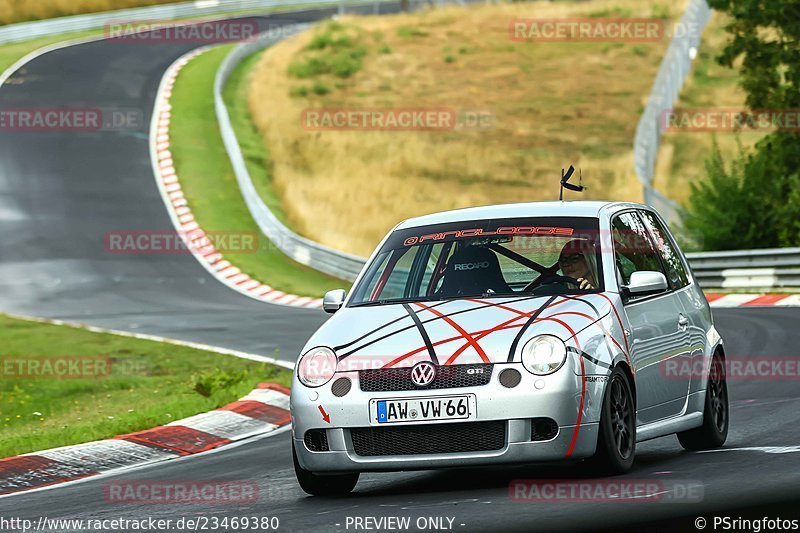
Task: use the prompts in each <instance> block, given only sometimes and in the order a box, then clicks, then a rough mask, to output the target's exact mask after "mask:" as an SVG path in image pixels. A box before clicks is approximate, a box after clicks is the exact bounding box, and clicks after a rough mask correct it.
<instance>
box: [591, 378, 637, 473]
mask: <svg viewBox="0 0 800 533" xmlns="http://www.w3.org/2000/svg"><path fill="white" fill-rule="evenodd" d="M635 456H636V403H635V401H634V398H633V392H632V390H631V385H630V382H629V380H628V375H627V374H626V373H625V372H624V371H623V370H622V369H621V368H620V367H619V366H616V367H614V370H612V371H611V375H610V376H609V378H608V384H607V386H606V390H605V393H604V394H603V405H602V411H601V413H600V425H599V427H598V436H597V450H596V451H595V454H594V456H593V457H592V459H591V462H592V464H593V467H594V468H593V469H594V471H595V472H596V473H597V474H599V475H617V474H624V473H625V472H628V471H629V470H630V469H631V467H633V460H634V458H635Z"/></svg>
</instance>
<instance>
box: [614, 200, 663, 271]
mask: <svg viewBox="0 0 800 533" xmlns="http://www.w3.org/2000/svg"><path fill="white" fill-rule="evenodd" d="M611 228H612V234H613V237H614V261H615V262H616V266H617V272H618V275H619V276H620V277H621V278H622V279H621V280H620V282H621V283H622V284H623V285H628V284H629V283H630V281H631V276H632V275H633V273H634V272H639V271H642V270H650V271H655V272H661V273H662V274H664V276H666V273H665V272H664V267H663V265H662V264H661V258H660V256H659V253H658V251H656V249H655V247H654V246H653V241H652V240H651V239H650V235H649V233H648V231H647V229H646V228H645V225H644V223H643V222H642V219H641V218H639V216H638V215H637V214H636V213H623V214H621V215H619V216H618V217H616V218H615V219H614V222H613V223H612V225H611Z"/></svg>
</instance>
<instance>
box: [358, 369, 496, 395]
mask: <svg viewBox="0 0 800 533" xmlns="http://www.w3.org/2000/svg"><path fill="white" fill-rule="evenodd" d="M493 368H494V365H492V364H488V363H480V364H472V365H441V366H437V367H436V378H434V380H433V381H432V382H431V383H430V384H429V385H425V386H423V387H418V386H417V385H414V382H413V381H411V367H404V368H379V369H373V370H362V371H360V372H359V373H358V378H359V382H360V384H361V390H362V391H364V392H390V391H409V390H438V389H455V388H459V387H478V386H480V385H486V384H487V383H489V380H491V379H492V370H493Z"/></svg>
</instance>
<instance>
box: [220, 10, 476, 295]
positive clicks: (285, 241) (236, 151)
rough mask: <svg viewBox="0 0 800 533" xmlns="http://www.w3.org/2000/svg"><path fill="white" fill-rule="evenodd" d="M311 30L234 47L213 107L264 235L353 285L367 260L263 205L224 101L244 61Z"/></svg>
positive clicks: (287, 32)
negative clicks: (308, 234)
mask: <svg viewBox="0 0 800 533" xmlns="http://www.w3.org/2000/svg"><path fill="white" fill-rule="evenodd" d="M465 2H466V0H455V3H458V4H463V3H465ZM446 3H453V0H447V1H445V0H435V4H436V5H443V4H446ZM409 4H410V6H411V7H412V8H418V7H422V6H425V5H430V3H429V2H427V1H420V0H413V1H411V2H409ZM341 5H342V8H341V9H340V10H339V11H340V12H344V11H346V12H348V13H353V12H360V13H361V14H379V13H381V12H395V11H397V10H398V9H399V4H398V2H396V1H392V2H386V3H376V2H375V1H372V2H367V1H364V2H353V1H348V2H344V3H342V4H341ZM309 26H310V25H298V26H295V27H294V28H293V29H292V30H282V31H281V32H280V35H278V36H276V35H273V34H272V33H274V32H267V33H264V34H261V35H260V36H259V38H258V39H256V40H254V41H252V42H245V43H241V44H239V45H237V46H236V47H234V49H233V50H232V51H231V52H230V54H228V56H227V57H226V58H225V59H224V61H223V62H222V65H220V68H219V70H218V71H217V75H216V79H215V80H214V106H215V109H216V113H217V121H218V122H219V128H220V133H221V134H222V141H223V143H224V144H225V149H226V150H227V152H228V157H229V158H230V161H231V165H232V167H233V171H234V173H235V175H236V181H237V182H238V184H239V188H240V190H241V192H242V196H243V197H244V200H245V203H246V204H247V207H248V209H250V213H251V215H252V216H253V219H254V220H255V221H256V223H257V224H258V227H259V228H260V229H261V231H262V232H263V233H264V234H265V235H266V236H267V237H268V238H269V239H270V240H271V241H272V242H273V243H274V244H275V246H277V247H278V249H279V250H281V251H282V252H283V253H284V254H286V255H288V256H289V257H291V258H292V259H294V260H295V261H297V262H298V263H301V264H303V265H306V266H309V267H311V268H313V269H315V270H319V271H320V272H324V273H326V274H330V275H331V276H335V277H337V278H340V279H344V280H348V281H353V280H355V279H356V277H357V276H358V273H359V272H360V271H361V268H362V267H363V266H364V263H365V262H366V259H365V258H363V257H359V256H356V255H352V254H348V253H344V252H341V251H339V250H336V249H333V248H330V247H328V246H325V245H323V244H320V243H317V242H314V241H312V240H310V239H307V238H305V237H301V236H300V235H297V234H296V233H294V232H293V231H292V230H290V229H289V228H287V227H286V226H285V225H284V224H283V223H282V222H281V221H280V220H278V218H277V217H276V216H275V214H274V213H273V212H272V211H271V210H270V209H269V207H267V205H266V204H265V203H264V200H263V199H262V198H261V196H260V195H259V194H258V191H257V190H256V188H255V185H254V184H253V179H252V177H251V176H250V172H249V171H248V170H247V164H246V163H245V160H244V156H243V154H242V150H241V147H240V146H239V141H238V140H237V138H236V132H234V130H233V125H232V124H231V119H230V115H229V114H228V109H227V107H226V105H225V101H224V99H223V97H222V92H223V88H224V87H225V83H226V82H227V80H228V78H229V77H230V75H231V74H232V73H233V71H234V70H235V69H236V67H237V65H239V63H241V62H242V61H243V60H244V59H245V58H247V57H248V56H250V55H251V54H254V53H255V52H258V51H259V50H262V49H264V48H266V47H268V46H271V45H273V44H275V43H276V42H278V41H279V40H281V39H283V38H284V37H287V36H289V35H291V34H292V33H294V32H298V31H302V30H304V29H306V28H308V27H309Z"/></svg>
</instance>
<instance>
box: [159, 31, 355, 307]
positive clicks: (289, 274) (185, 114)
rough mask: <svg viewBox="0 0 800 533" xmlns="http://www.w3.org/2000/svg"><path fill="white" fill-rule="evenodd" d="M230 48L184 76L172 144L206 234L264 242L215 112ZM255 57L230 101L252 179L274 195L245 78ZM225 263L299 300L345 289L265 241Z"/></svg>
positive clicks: (176, 96)
mask: <svg viewBox="0 0 800 533" xmlns="http://www.w3.org/2000/svg"><path fill="white" fill-rule="evenodd" d="M229 51H230V45H226V46H221V47H218V48H215V49H213V50H211V51H209V52H207V53H206V54H203V55H201V56H199V57H197V58H196V59H194V60H193V61H191V62H190V63H189V64H188V65H187V66H186V67H185V68H184V69H183V70H182V71H181V74H180V76H179V77H178V80H177V82H176V84H175V87H174V89H173V93H172V99H171V103H172V125H171V132H170V138H171V144H172V147H171V149H172V154H173V158H174V160H175V166H176V168H177V170H178V175H179V176H180V180H181V187H182V188H183V192H184V194H185V195H186V198H187V200H188V202H189V206H190V207H191V209H192V212H193V213H194V216H195V219H196V220H197V222H198V223H199V224H200V226H201V227H203V228H204V229H205V230H206V231H255V232H258V233H259V235H260V230H259V229H258V226H257V225H256V223H255V222H254V221H253V219H252V217H251V215H250V211H249V210H248V208H247V205H246V204H245V202H244V199H243V198H242V195H241V192H240V191H239V186H238V184H237V182H236V177H235V175H234V173H233V169H232V168H231V165H230V161H229V159H228V154H227V152H226V151H225V147H224V146H223V144H222V138H221V136H220V133H219V128H218V125H217V118H216V115H215V113H214V96H213V90H212V89H213V84H214V75H215V74H216V71H217V69H218V68H219V65H220V63H221V62H222V60H223V59H224V57H225V55H226V54H227V53H228V52H229ZM255 60H256V58H250V60H249V63H248V62H247V61H246V62H245V63H244V64H242V65H240V67H239V69H238V70H237V72H236V73H234V76H233V77H232V79H231V83H230V84H229V86H228V88H227V91H226V95H227V96H228V100H229V101H230V102H231V108H230V111H231V118H232V120H233V122H234V125H235V128H236V132H237V135H238V136H239V141H240V143H241V145H242V149H243V151H244V155H245V158H246V160H247V164H248V168H249V169H250V171H251V176H252V177H253V180H254V182H255V183H257V184H261V185H260V186H259V188H260V189H261V190H260V191H259V192H262V193H263V192H264V190H265V189H267V190H269V189H270V185H269V184H270V181H271V177H270V166H269V154H267V153H266V152H265V149H264V148H263V141H262V140H261V137H260V136H259V135H258V133H257V132H256V130H255V128H254V126H253V125H252V122H251V120H250V115H249V111H247V101H246V98H245V97H244V95H245V91H246V87H245V85H246V83H245V79H244V78H245V77H246V76H245V73H247V72H248V70H247V66H248V64H250V65H251V64H252V61H255ZM262 198H264V199H265V201H266V203H267V205H269V206H270V208H273V209H275V212H276V214H277V215H278V217H279V218H282V217H283V215H282V213H281V211H280V209H279V206H278V203H277V199H276V196H275V195H274V194H264V195H263V196H262ZM225 258H226V259H227V260H228V261H230V262H231V263H232V264H234V265H236V266H237V267H238V268H240V269H241V270H242V271H243V272H245V273H247V274H249V275H250V276H251V277H252V278H254V279H257V280H259V281H262V282H264V283H267V284H269V285H271V286H272V287H274V288H276V289H278V290H281V291H285V292H291V293H293V294H299V295H303V296H315V297H320V296H321V295H322V294H324V293H325V292H326V291H328V290H330V289H334V288H337V287H342V286H344V285H345V284H346V283H345V282H343V281H341V280H338V279H336V278H333V277H330V276H326V275H324V274H321V273H319V272H317V271H315V270H312V269H310V268H308V267H306V266H304V265H301V264H299V263H296V262H294V261H292V260H291V259H289V258H288V257H286V256H285V255H284V254H283V253H282V252H280V251H279V250H277V249H276V248H275V247H274V246H273V245H272V244H271V243H268V242H267V240H266V238H262V246H260V247H259V249H258V251H256V252H255V253H239V254H234V253H229V254H225Z"/></svg>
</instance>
